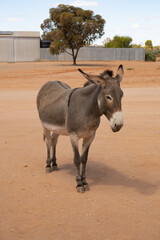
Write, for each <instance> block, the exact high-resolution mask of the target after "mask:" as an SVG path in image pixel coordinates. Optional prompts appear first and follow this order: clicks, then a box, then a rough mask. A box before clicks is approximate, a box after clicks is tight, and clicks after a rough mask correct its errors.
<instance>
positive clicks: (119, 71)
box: [115, 65, 124, 82]
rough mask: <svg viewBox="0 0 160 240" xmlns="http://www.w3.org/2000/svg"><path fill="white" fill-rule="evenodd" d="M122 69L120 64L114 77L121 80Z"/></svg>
mask: <svg viewBox="0 0 160 240" xmlns="http://www.w3.org/2000/svg"><path fill="white" fill-rule="evenodd" d="M123 75H124V71H123V65H120V66H119V67H118V69H117V74H116V77H115V78H116V79H117V80H118V81H119V82H121V81H122V79H123Z"/></svg>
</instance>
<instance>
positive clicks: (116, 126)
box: [110, 112, 123, 132]
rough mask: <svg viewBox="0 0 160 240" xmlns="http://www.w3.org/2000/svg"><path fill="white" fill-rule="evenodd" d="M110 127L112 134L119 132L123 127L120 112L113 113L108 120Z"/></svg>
mask: <svg viewBox="0 0 160 240" xmlns="http://www.w3.org/2000/svg"><path fill="white" fill-rule="evenodd" d="M110 125H111V128H112V130H113V131H114V132H117V131H119V130H120V129H121V128H122V127H123V114H122V112H115V113H114V114H113V116H112V118H111V119H110Z"/></svg>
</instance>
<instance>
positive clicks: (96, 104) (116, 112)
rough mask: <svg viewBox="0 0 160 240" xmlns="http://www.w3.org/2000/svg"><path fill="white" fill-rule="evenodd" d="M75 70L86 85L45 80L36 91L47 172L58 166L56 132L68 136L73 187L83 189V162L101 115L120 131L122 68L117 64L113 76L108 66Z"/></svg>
mask: <svg viewBox="0 0 160 240" xmlns="http://www.w3.org/2000/svg"><path fill="white" fill-rule="evenodd" d="M78 70H79V71H80V72H81V73H82V74H83V76H84V77H85V78H86V79H87V83H86V84H85V87H83V88H74V89H71V88H70V87H69V86H68V85H67V84H66V83H63V82H60V81H50V82H47V83H46V84H44V85H43V86H42V88H41V89H40V91H39V93H38V95H37V108H38V113H39V118H40V121H41V123H42V128H43V135H44V141H45V143H46V146H47V161H46V163H47V165H46V172H47V173H48V172H51V171H52V170H54V169H55V170H56V169H57V162H56V144H57V140H58V137H59V135H68V136H70V141H71V145H72V148H73V153H74V164H75V167H76V182H77V186H76V188H77V191H78V192H80V193H83V192H84V191H85V190H86V191H87V190H89V186H88V183H87V181H86V173H85V172H86V163H87V158H88V152H89V148H90V145H91V143H92V141H93V139H94V137H95V133H96V130H97V128H98V127H99V124H100V117H101V116H102V115H105V116H106V117H107V119H108V120H109V121H110V126H111V128H112V130H113V132H117V131H119V130H120V129H121V128H122V126H123V116H122V110H121V99H122V96H123V92H122V90H121V88H120V82H121V81H122V78H123V75H124V71H123V66H122V65H120V66H119V67H118V69H117V73H116V76H115V77H113V72H112V71H109V70H106V71H104V72H103V73H101V74H100V75H98V76H97V75H91V74H87V73H84V72H83V71H82V70H81V69H78ZM80 138H83V144H82V154H81V156H80V153H79V148H78V142H79V139H80ZM51 149H52V156H51V154H50V151H51ZM51 164H52V166H51Z"/></svg>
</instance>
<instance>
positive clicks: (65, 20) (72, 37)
mask: <svg viewBox="0 0 160 240" xmlns="http://www.w3.org/2000/svg"><path fill="white" fill-rule="evenodd" d="M49 13H50V17H49V18H48V19H46V20H44V22H43V23H42V24H41V29H42V30H43V35H42V38H43V39H44V40H50V41H51V44H50V52H51V53H52V54H59V53H62V52H67V49H71V52H67V53H68V54H70V55H72V57H73V63H74V64H76V58H77V55H78V51H79V49H80V48H81V47H83V46H85V45H89V44H91V43H92V42H93V41H94V40H96V39H98V38H100V37H101V36H102V35H103V34H104V30H103V29H104V24H105V20H104V19H103V18H102V17H101V16H100V15H94V13H93V12H92V11H90V10H83V9H82V8H78V7H74V6H69V5H63V4H60V5H58V7H57V8H51V9H50V11H49Z"/></svg>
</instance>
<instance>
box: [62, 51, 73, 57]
mask: <svg viewBox="0 0 160 240" xmlns="http://www.w3.org/2000/svg"><path fill="white" fill-rule="evenodd" d="M64 51H65V52H66V53H68V54H69V55H71V56H72V53H69V52H67V51H66V50H64Z"/></svg>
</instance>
